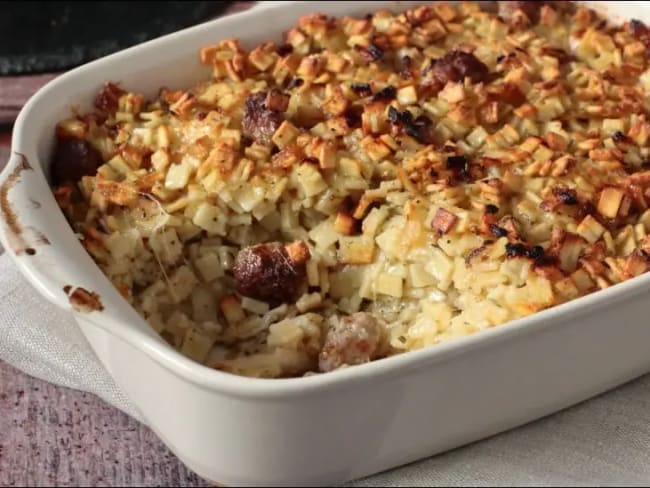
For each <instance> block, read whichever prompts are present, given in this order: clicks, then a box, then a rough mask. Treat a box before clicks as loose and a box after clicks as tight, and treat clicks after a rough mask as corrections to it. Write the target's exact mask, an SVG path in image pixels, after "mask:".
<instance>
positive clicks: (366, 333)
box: [318, 312, 381, 373]
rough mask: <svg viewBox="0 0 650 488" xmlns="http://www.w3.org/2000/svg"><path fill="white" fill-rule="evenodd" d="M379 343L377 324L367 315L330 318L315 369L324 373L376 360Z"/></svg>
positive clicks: (378, 325)
mask: <svg viewBox="0 0 650 488" xmlns="http://www.w3.org/2000/svg"><path fill="white" fill-rule="evenodd" d="M380 340H381V325H380V324H379V322H378V321H377V319H375V318H374V317H373V316H372V315H370V314H369V313H366V312H357V313H355V314H353V315H349V316H346V317H341V318H339V317H332V318H331V319H330V328H329V330H328V332H327V336H326V337H325V344H324V346H323V349H322V350H321V352H320V356H319V361H318V367H319V370H320V371H321V372H324V373H325V372H328V371H333V370H335V369H337V368H340V367H341V366H343V365H348V366H353V365H356V364H362V363H367V362H368V361H372V360H373V359H377V357H378V355H379V346H380Z"/></svg>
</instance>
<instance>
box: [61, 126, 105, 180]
mask: <svg viewBox="0 0 650 488" xmlns="http://www.w3.org/2000/svg"><path fill="white" fill-rule="evenodd" d="M103 162H104V161H103V159H102V155H101V154H100V152H99V151H98V150H97V149H95V148H94V147H93V146H92V145H91V144H90V143H89V142H88V141H86V140H84V139H79V138H76V137H61V138H59V139H58V140H57V144H56V149H55V152H54V159H53V161H52V168H51V175H52V183H54V185H56V186H58V185H62V184H64V183H77V182H78V181H80V180H81V178H82V177H84V176H93V175H95V173H96V172H97V168H99V167H100V166H101V165H102V163H103Z"/></svg>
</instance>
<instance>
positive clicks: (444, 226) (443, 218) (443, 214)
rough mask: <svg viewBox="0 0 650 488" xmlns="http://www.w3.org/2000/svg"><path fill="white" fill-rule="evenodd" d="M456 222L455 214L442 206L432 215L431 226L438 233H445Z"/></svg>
mask: <svg viewBox="0 0 650 488" xmlns="http://www.w3.org/2000/svg"><path fill="white" fill-rule="evenodd" d="M456 222H458V217H457V216H456V215H455V214H453V213H451V212H450V211H449V210H445V209H444V208H439V209H438V210H437V211H436V215H435V216H434V217H433V222H431V226H432V227H433V228H434V229H436V230H437V231H438V232H440V234H446V233H447V232H449V231H450V230H451V228H452V227H453V226H454V225H456Z"/></svg>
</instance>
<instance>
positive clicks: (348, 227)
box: [334, 212, 358, 236]
mask: <svg viewBox="0 0 650 488" xmlns="http://www.w3.org/2000/svg"><path fill="white" fill-rule="evenodd" d="M357 223H358V221H357V220H355V219H354V218H353V217H352V215H350V214H348V213H346V212H339V213H338V214H337V215H336V219H335V220H334V230H335V231H336V232H338V233H339V234H343V235H345V236H351V235H353V234H354V233H355V232H356V230H357Z"/></svg>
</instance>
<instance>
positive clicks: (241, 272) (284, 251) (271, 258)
mask: <svg viewBox="0 0 650 488" xmlns="http://www.w3.org/2000/svg"><path fill="white" fill-rule="evenodd" d="M309 257H310V255H309V249H308V248H307V245H306V244H305V243H304V242H301V241H300V242H295V243H291V244H288V245H284V244H282V243H280V242H269V243H265V244H257V245H255V246H250V247H246V248H244V249H242V250H241V251H239V253H238V254H237V257H236V258H235V264H234V267H233V274H234V276H235V281H236V283H237V291H238V292H239V293H241V294H242V295H244V296H247V297H251V298H255V299H258V300H262V301H265V302H269V303H273V304H278V303H282V302H287V301H292V300H294V299H295V298H296V296H297V294H298V292H299V289H300V286H301V285H302V284H303V282H304V279H305V274H306V271H305V264H306V262H307V260H308V259H309Z"/></svg>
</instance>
